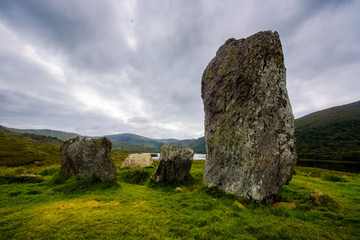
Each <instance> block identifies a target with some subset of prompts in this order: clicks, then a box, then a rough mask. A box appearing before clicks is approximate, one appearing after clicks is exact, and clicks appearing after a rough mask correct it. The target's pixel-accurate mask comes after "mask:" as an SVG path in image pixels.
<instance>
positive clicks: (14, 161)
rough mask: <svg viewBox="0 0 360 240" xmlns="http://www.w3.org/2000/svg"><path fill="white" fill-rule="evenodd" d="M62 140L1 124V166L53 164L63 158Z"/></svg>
mask: <svg viewBox="0 0 360 240" xmlns="http://www.w3.org/2000/svg"><path fill="white" fill-rule="evenodd" d="M61 145H62V141H60V140H58V139H55V138H52V137H45V136H39V135H35V134H29V133H19V132H15V131H12V130H11V129H8V128H6V127H3V126H0V166H8V167H9V166H12V167H15V166H22V165H27V166H31V165H37V166H41V165H53V164H59V163H60V160H61V154H60V150H59V148H60V146H61Z"/></svg>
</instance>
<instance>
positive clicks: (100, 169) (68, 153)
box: [61, 136, 116, 181]
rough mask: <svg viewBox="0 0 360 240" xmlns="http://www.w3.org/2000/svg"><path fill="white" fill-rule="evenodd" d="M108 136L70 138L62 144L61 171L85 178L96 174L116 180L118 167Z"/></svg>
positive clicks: (101, 177)
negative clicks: (112, 156)
mask: <svg viewBox="0 0 360 240" xmlns="http://www.w3.org/2000/svg"><path fill="white" fill-rule="evenodd" d="M110 153H111V141H110V140H109V139H108V138H105V137H104V138H83V139H81V140H80V137H79V136H76V137H73V138H70V139H69V140H67V141H66V142H64V144H63V145H62V146H61V156H62V159H61V171H62V173H63V174H64V176H68V175H70V174H72V173H73V174H75V175H76V176H77V177H78V178H80V179H84V178H87V177H92V176H95V177H97V178H99V179H100V180H102V181H115V179H116V169H115V165H114V163H113V162H112V160H111V156H110Z"/></svg>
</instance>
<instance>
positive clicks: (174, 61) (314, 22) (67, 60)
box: [0, 0, 360, 138]
mask: <svg viewBox="0 0 360 240" xmlns="http://www.w3.org/2000/svg"><path fill="white" fill-rule="evenodd" d="M359 8H360V6H359V4H358V3H357V2H354V1H335V0H333V1H322V0H317V1H312V0H306V1H300V0H299V1H291V2H284V1H280V0H274V1H267V2H265V3H264V2H263V1H251V2H250V1H231V0H229V1H200V0H199V1H165V0H164V1H160V0H159V1H121V2H119V1H110V0H109V1H101V2H97V1H91V2H89V1H55V0H52V1H46V2H39V1H35V0H29V1H8V0H4V1H1V2H0V30H1V29H2V28H1V26H3V28H5V30H8V31H9V32H10V33H9V34H13V35H15V36H16V37H17V38H18V39H19V42H18V44H19V45H20V46H21V45H22V44H27V45H29V46H31V47H33V48H34V49H35V51H39V52H38V57H40V58H41V57H43V58H47V57H54V58H55V60H54V59H45V60H46V61H47V62H49V63H50V65H49V66H48V65H46V61H45V62H42V61H40V62H36V61H33V62H32V58H31V56H30V57H29V56H26V55H24V54H23V53H21V52H17V51H16V49H15V50H14V44H11V43H9V41H5V40H3V41H1V40H0V43H1V46H0V63H2V64H1V65H0V83H1V86H0V91H1V92H2V95H0V96H3V98H2V99H1V100H2V101H4V102H2V104H1V105H0V106H2V108H1V109H0V110H1V111H2V112H4V114H3V115H2V116H1V117H0V124H2V123H3V124H5V123H4V122H6V123H9V124H10V125H11V122H13V124H15V122H17V124H18V125H21V122H26V123H27V124H29V125H31V124H33V125H34V126H38V125H46V126H47V128H52V124H54V126H55V127H57V128H58V129H61V128H64V129H69V130H71V131H78V132H79V133H83V134H85V133H86V134H88V135H101V134H111V133H117V132H133V133H137V134H141V135H146V136H149V137H159V138H166V137H176V138H188V137H200V136H201V135H202V134H203V133H202V131H203V106H202V101H201V97H200V81H201V75H202V72H203V70H204V69H205V67H206V65H207V64H208V63H209V61H210V60H211V59H212V58H213V57H214V56H215V54H216V51H217V49H218V48H219V47H220V45H221V44H223V43H224V42H225V41H226V40H227V39H228V38H230V37H235V38H243V37H247V36H248V35H251V34H253V33H255V32H257V31H260V30H268V29H271V30H277V31H278V32H279V33H280V37H281V39H282V43H283V47H284V52H285V61H286V66H287V73H288V80H287V81H288V87H289V93H290V99H291V101H292V105H293V108H294V112H295V113H296V115H297V116H301V115H303V114H306V113H310V112H311V111H313V110H318V109H319V108H321V107H323V106H328V105H329V104H336V103H337V102H336V101H335V100H331V98H332V99H336V98H334V97H333V96H334V95H339V94H344V92H351V94H347V97H342V98H341V101H340V100H339V101H340V102H341V103H343V102H344V101H356V100H358V99H357V97H358V94H357V93H356V91H357V92H358V91H359V89H358V87H354V86H352V87H349V86H341V89H337V90H336V88H340V87H339V84H338V83H339V79H337V78H344V77H347V78H349V80H347V81H345V82H346V83H347V84H349V85H351V84H352V85H354V84H355V83H354V81H355V77H352V76H351V74H345V73H344V72H353V71H354V70H353V69H354V67H351V66H357V64H359V61H360V59H359V44H358V42H359V39H360V36H359V34H358V33H357V31H355V30H354V29H356V27H357V26H358V25H359V23H360V19H359V17H358V14H355V12H356V10H359ZM324 16H325V17H324ZM341 19H342V20H341ZM346 21H348V23H346ZM326 24H331V27H329V26H327V25H326ZM323 26H327V27H323ZM319 29H321V31H319ZM5 30H4V31H5ZM322 31H323V32H322ZM314 38H316V39H314ZM9 39H11V37H9ZM10 63H11V64H10ZM51 64H53V65H54V66H53V65H51ZM57 66H58V67H59V68H60V69H61V71H62V74H63V76H62V77H61V79H57V75H56V72H55V74H54V73H53V72H52V70H53V69H52V67H57ZM329 69H336V70H337V71H336V72H334V71H333V72H332V71H331V70H329ZM55 70H56V69H55ZM338 72H340V73H338ZM332 76H334V77H332ZM335 76H336V77H335ZM327 82H328V83H330V84H332V85H333V86H336V88H335V90H331V91H330V90H329V89H327V88H324V83H327ZM308 88H311V90H307V89H308ZM344 89H345V90H344ZM300 90H301V91H300ZM21 98H23V99H26V102H21V101H20V99H21ZM5 102H6V104H5ZM6 106H9V107H10V109H8V108H7V107H6ZM12 106H17V107H18V108H16V107H14V109H18V111H17V112H16V111H12V110H11V107H12ZM26 109H27V112H26ZM37 109H43V111H42V112H40V111H38V110H37ZM54 109H57V110H58V111H54ZM20 110H21V111H20ZM22 112H23V114H22ZM5 113H6V114H5ZM44 113H48V115H51V116H53V118H51V117H50V118H49V117H46V116H45V115H46V114H45V115H43V114H44ZM5 116H6V117H5ZM12 116H17V117H16V119H15V117H14V119H13V120H11V119H12ZM28 128H30V126H28Z"/></svg>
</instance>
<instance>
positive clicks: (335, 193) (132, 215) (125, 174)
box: [0, 159, 360, 239]
mask: <svg viewBox="0 0 360 240" xmlns="http://www.w3.org/2000/svg"><path fill="white" fill-rule="evenodd" d="M118 160H119V159H118ZM119 162H121V160H119ZM203 163H204V162H203V161H194V164H193V166H192V169H191V176H190V177H189V178H187V179H186V180H185V181H183V182H173V183H169V184H152V183H150V182H149V178H150V175H151V174H152V172H153V171H154V170H155V168H145V169H142V170H130V169H121V168H120V167H117V183H106V182H105V183H104V182H100V181H98V180H97V179H95V178H89V179H84V180H78V179H76V178H75V177H74V176H71V177H68V178H65V177H63V176H62V175H61V174H60V173H59V171H60V167H59V166H57V167H46V168H45V167H44V168H43V169H37V173H41V174H42V175H43V179H44V180H43V181H42V182H38V183H33V182H22V183H18V182H13V183H2V184H0V195H1V198H0V206H1V208H0V239H359V238H360V234H359V231H358V229H360V216H359V212H360V181H359V179H360V178H359V175H358V174H347V173H341V172H336V171H329V170H322V169H316V168H306V167H297V168H296V175H294V177H293V179H292V181H291V182H290V184H289V185H286V186H284V187H283V192H282V201H287V202H293V203H295V204H296V207H297V208H296V209H294V210H288V209H285V208H283V207H280V208H278V209H276V210H274V209H272V208H271V206H270V205H269V204H261V203H252V202H249V201H243V200H240V202H241V203H242V204H243V205H244V206H245V207H246V209H243V208H240V207H238V206H237V205H236V204H234V202H235V200H236V198H235V197H234V196H231V195H228V194H225V193H223V192H221V191H218V190H217V189H213V188H207V187H205V186H203V185H202V183H201V182H202V181H201V179H202V169H203ZM35 170H36V169H35ZM26 171H28V169H26V168H19V167H18V168H5V167H2V168H0V175H1V176H4V175H8V176H11V175H16V174H18V173H23V172H26ZM329 176H330V177H329ZM335 176H336V177H335ZM337 178H340V179H344V180H345V181H337V180H336V181H333V180H330V179H337ZM129 179H130V180H129ZM315 190H320V191H321V192H323V193H324V194H326V196H328V197H329V199H327V200H328V202H327V203H326V204H324V205H322V206H318V205H316V204H314V203H313V202H312V200H311V197H310V193H312V192H314V191H315Z"/></svg>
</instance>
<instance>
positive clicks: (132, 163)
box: [121, 153, 154, 168]
mask: <svg viewBox="0 0 360 240" xmlns="http://www.w3.org/2000/svg"><path fill="white" fill-rule="evenodd" d="M153 162H154V161H153V160H152V158H151V156H150V155H145V154H139V153H135V154H130V155H129V156H128V157H127V158H126V159H125V161H124V162H123V164H122V165H121V167H129V168H144V167H151V166H152V164H153Z"/></svg>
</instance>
